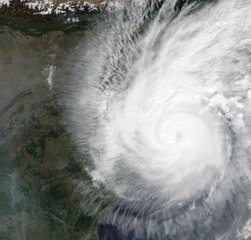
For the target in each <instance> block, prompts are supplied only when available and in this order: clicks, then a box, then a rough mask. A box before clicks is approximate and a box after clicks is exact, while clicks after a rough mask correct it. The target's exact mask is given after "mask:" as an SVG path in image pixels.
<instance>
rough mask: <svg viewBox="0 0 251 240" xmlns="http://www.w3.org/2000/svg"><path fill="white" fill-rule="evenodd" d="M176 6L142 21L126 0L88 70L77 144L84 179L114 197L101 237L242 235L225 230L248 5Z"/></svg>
mask: <svg viewBox="0 0 251 240" xmlns="http://www.w3.org/2000/svg"><path fill="white" fill-rule="evenodd" d="M185 2H186V1H185ZM175 4H176V1H170V0H169V1H164V3H163V5H162V6H161V8H160V7H159V8H158V10H156V9H155V10H156V12H155V14H153V16H152V17H150V18H149V19H148V20H147V21H146V20H145V19H146V18H145V15H144V14H145V11H146V4H145V3H144V2H141V1H135V2H134V3H133V4H132V2H130V3H129V4H124V5H123V6H122V7H121V8H123V9H124V11H118V12H119V13H118V14H117V15H116V16H115V17H116V19H117V24H112V26H110V25H109V27H108V30H106V31H110V34H108V35H109V36H106V41H103V43H102V44H101V47H100V50H99V53H100V55H99V58H98V60H97V59H95V60H94V61H93V62H92V64H94V67H93V66H92V67H91V68H89V69H87V73H88V76H89V77H88V79H89V81H88V84H86V83H85V85H84V87H83V90H82V94H81V97H80V98H79V99H80V100H79V107H78V111H79V112H78V115H77V116H78V120H77V121H79V124H78V126H80V127H79V128H78V137H79V138H81V139H82V140H83V139H84V142H85V143H86V144H87V145H88V149H89V152H90V156H91V159H92V163H93V164H92V166H91V167H89V168H87V171H88V172H89V174H90V176H91V177H92V179H93V182H94V183H96V184H97V187H101V186H103V187H105V188H106V189H108V190H110V191H112V192H113V193H114V194H115V195H116V196H117V197H118V201H117V203H116V204H115V206H114V207H113V208H111V209H110V210H109V211H108V213H107V215H106V216H105V217H104V219H103V225H102V228H101V230H100V231H101V232H102V231H103V232H102V233H101V234H100V236H101V237H100V238H101V239H106V238H102V236H103V235H104V234H107V236H108V238H107V239H113V238H112V237H111V236H110V238H109V234H111V232H112V231H113V230H111V228H110V230H109V231H105V230H104V229H105V227H107V226H108V225H109V226H115V227H116V231H118V232H119V234H120V235H119V236H120V237H118V236H117V239H215V238H216V235H217V236H218V237H219V236H221V237H222V238H220V239H232V238H230V236H233V235H235V236H239V238H240V239H241V237H240V236H241V235H240V231H241V229H242V228H241V227H240V226H239V225H238V224H237V223H235V224H236V225H235V228H234V229H235V230H229V229H233V224H234V222H235V219H234V216H237V215H238V214H239V213H240V212H242V211H243V212H244V211H246V210H247V209H248V207H247V206H248V203H247V202H248V200H247V199H248V196H247V193H245V191H242V189H244V188H246V187H248V185H249V182H250V179H249V169H250V166H249V165H250V156H249V155H250V154H249V151H250V150H249V149H250V144H251V141H250V104H251V97H250V95H251V94H250V87H251V79H250V77H251V75H250V72H251V71H250V70H251V62H250V60H251V58H250V56H251V52H250V47H251V21H250V19H251V4H250V3H249V2H248V1H244V0H243V1H242V0H238V1H237V0H220V1H204V2H203V1H190V2H189V1H187V2H186V3H184V5H183V6H182V8H180V9H179V11H177V8H175V6H176V5H175ZM151 6H153V5H151ZM148 8H149V6H148ZM125 9H126V10H127V18H128V19H129V20H128V21H127V23H125V22H123V21H122V19H123V20H124V15H123V14H125V11H126V10H125ZM148 10H149V9H148ZM149 11H150V10H149ZM121 12H122V13H121ZM112 18H113V19H114V16H112ZM145 22H147V26H146V25H144V24H145ZM109 23H110V22H109ZM140 28H144V31H143V33H138V32H139V30H138V29H140ZM106 33H107V32H106ZM118 34H119V35H118ZM103 36H104V35H102V37H103ZM115 42H116V44H114V43H115ZM95 46H97V45H95ZM95 51H97V49H95ZM95 51H94V50H93V52H95ZM92 54H93V53H92V52H90V55H88V57H90V56H92ZM95 79H96V81H95ZM83 122H84V123H85V124H84V125H85V129H86V126H88V127H87V128H88V129H89V130H88V131H87V130H83V131H81V129H82V128H83V127H81V126H82V125H83ZM83 135H85V136H86V137H83ZM237 196H238V197H237ZM237 206H242V207H241V209H239V208H238V207H237ZM237 209H238V211H237ZM227 210H228V211H229V215H228V218H227V220H226V219H225V217H226V213H225V212H226V211H227ZM248 211H249V210H248ZM246 220H247V219H246V218H243V217H239V223H240V225H241V224H244V223H245V221H246ZM102 234H103V235H102ZM238 234H239V235H238ZM114 239H116V238H114ZM235 239H237V237H236V238H235Z"/></svg>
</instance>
